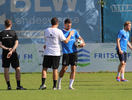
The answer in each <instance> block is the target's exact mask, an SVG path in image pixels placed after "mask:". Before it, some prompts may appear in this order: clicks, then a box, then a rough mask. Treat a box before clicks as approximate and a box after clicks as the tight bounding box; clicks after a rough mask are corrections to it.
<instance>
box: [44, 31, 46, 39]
mask: <svg viewBox="0 0 132 100" xmlns="http://www.w3.org/2000/svg"><path fill="white" fill-rule="evenodd" d="M44 40H45V41H46V30H45V32H44Z"/></svg>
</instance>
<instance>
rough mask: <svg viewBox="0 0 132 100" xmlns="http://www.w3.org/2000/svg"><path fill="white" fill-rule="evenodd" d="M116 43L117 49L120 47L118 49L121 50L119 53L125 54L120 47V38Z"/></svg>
mask: <svg viewBox="0 0 132 100" xmlns="http://www.w3.org/2000/svg"><path fill="white" fill-rule="evenodd" d="M116 43H117V47H118V49H119V53H120V54H123V51H122V50H121V47H120V38H117V41H116Z"/></svg>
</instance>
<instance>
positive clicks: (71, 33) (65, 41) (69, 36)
mask: <svg viewBox="0 0 132 100" xmlns="http://www.w3.org/2000/svg"><path fill="white" fill-rule="evenodd" d="M73 34H74V30H72V31H70V33H69V35H68V37H67V38H66V39H65V40H64V41H63V42H64V43H65V44H67V43H68V42H69V40H70V38H71V36H72V35H73Z"/></svg>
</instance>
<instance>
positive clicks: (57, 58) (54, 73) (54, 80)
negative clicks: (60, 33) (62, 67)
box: [53, 56, 60, 90]
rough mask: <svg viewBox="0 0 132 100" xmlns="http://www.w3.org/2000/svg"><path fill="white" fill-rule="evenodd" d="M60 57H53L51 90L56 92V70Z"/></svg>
mask: <svg viewBox="0 0 132 100" xmlns="http://www.w3.org/2000/svg"><path fill="white" fill-rule="evenodd" d="M59 62H60V56H54V57H53V90H56V89H57V88H56V83H57V79H58V68H59Z"/></svg>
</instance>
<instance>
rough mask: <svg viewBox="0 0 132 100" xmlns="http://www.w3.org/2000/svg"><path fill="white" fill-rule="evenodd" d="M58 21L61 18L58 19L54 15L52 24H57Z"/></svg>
mask: <svg viewBox="0 0 132 100" xmlns="http://www.w3.org/2000/svg"><path fill="white" fill-rule="evenodd" d="M58 22H59V20H58V19H57V18H56V17H53V18H52V19H51V24H52V25H57V23H58Z"/></svg>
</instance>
